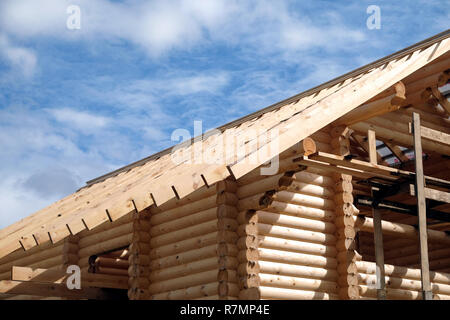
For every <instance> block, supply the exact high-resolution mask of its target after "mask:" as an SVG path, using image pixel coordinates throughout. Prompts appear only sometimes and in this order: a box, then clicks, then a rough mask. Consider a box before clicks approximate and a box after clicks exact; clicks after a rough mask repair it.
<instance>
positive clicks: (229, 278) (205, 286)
mask: <svg viewBox="0 0 450 320" xmlns="http://www.w3.org/2000/svg"><path fill="white" fill-rule="evenodd" d="M235 191H236V184H235V182H233V181H230V180H226V181H222V182H220V183H218V184H216V185H215V186H211V187H209V188H206V187H203V188H201V189H199V190H198V191H196V192H195V194H193V195H192V196H190V199H189V201H186V200H184V199H183V200H180V201H178V202H172V203H168V204H166V205H164V206H161V207H160V208H158V209H157V210H155V212H152V213H153V214H152V216H151V217H150V225H151V227H150V235H151V240H150V254H149V256H150V266H149V267H150V276H149V280H150V285H149V295H150V298H151V299H169V300H170V299H205V298H211V297H215V298H218V299H233V298H237V296H238V294H239V288H238V285H237V281H238V280H237V266H238V260H237V254H238V250H237V247H236V241H237V233H236V232H237V228H238V223H237V221H236V217H237V210H236V208H235V206H236V204H237V197H236V195H235Z"/></svg>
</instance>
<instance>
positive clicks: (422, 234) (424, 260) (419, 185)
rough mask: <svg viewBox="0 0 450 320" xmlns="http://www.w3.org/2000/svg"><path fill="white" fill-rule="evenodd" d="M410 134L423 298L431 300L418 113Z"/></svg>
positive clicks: (415, 114) (414, 115)
mask: <svg viewBox="0 0 450 320" xmlns="http://www.w3.org/2000/svg"><path fill="white" fill-rule="evenodd" d="M412 124H413V125H412V128H411V129H412V134H413V138H414V158H415V161H414V162H415V166H416V185H415V186H416V198H417V210H418V216H419V241H420V270H421V280H422V294H423V299H424V300H432V299H433V294H432V292H431V285H430V267H429V261H428V239H427V208H426V203H425V179H424V172H423V161H422V136H421V134H420V115H419V114H418V113H415V112H414V113H413V123H412Z"/></svg>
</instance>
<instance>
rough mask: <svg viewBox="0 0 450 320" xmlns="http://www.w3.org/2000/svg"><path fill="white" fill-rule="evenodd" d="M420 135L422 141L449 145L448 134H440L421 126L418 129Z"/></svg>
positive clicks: (449, 135)
mask: <svg viewBox="0 0 450 320" xmlns="http://www.w3.org/2000/svg"><path fill="white" fill-rule="evenodd" d="M420 133H421V134H422V138H424V139H428V140H433V141H436V142H439V143H442V144H444V145H447V146H449V145H450V134H448V133H445V132H440V131H437V130H434V129H430V128H427V127H423V126H422V127H421V128H420Z"/></svg>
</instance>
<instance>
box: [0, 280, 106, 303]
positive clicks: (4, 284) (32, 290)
mask: <svg viewBox="0 0 450 320" xmlns="http://www.w3.org/2000/svg"><path fill="white" fill-rule="evenodd" d="M0 293H5V294H14V295H32V296H41V297H63V298H68V299H94V300H105V299H106V298H108V296H107V295H106V294H105V292H104V291H103V290H102V289H98V288H81V289H79V290H78V289H73V290H70V289H68V288H67V286H66V285H65V284H61V283H41V282H26V281H13V280H1V281H0Z"/></svg>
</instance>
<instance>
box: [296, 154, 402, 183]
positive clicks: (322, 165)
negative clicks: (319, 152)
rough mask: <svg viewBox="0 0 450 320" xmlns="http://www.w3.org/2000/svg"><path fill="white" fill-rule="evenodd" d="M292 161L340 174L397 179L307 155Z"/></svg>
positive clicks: (363, 177)
mask: <svg viewBox="0 0 450 320" xmlns="http://www.w3.org/2000/svg"><path fill="white" fill-rule="evenodd" d="M293 161H294V162H295V163H297V164H299V165H302V166H306V167H313V168H317V169H322V170H324V171H328V172H338V173H342V174H348V175H351V176H355V177H357V178H360V179H369V178H372V177H374V176H377V177H381V178H387V179H390V180H392V181H394V180H396V179H397V178H396V177H386V176H385V175H377V174H371V173H368V172H365V171H364V170H358V169H354V168H349V167H340V166H335V165H332V164H330V163H327V162H321V161H316V160H312V159H309V157H308V156H302V157H299V158H296V159H294V160H293Z"/></svg>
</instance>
